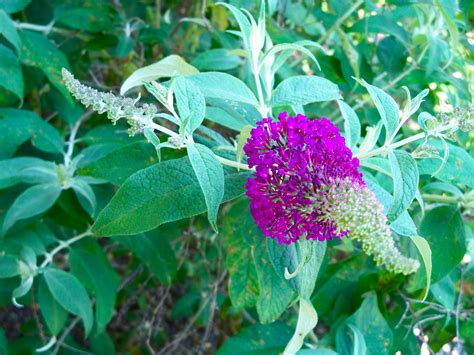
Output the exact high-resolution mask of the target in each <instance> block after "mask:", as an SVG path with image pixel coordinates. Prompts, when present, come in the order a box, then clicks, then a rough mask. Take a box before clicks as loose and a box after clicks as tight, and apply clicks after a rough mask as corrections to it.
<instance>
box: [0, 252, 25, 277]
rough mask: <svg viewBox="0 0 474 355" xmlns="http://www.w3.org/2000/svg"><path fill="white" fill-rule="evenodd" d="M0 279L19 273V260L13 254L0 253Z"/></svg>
mask: <svg viewBox="0 0 474 355" xmlns="http://www.w3.org/2000/svg"><path fill="white" fill-rule="evenodd" d="M0 270H1V271H0V279H4V278H9V277H14V276H17V275H19V274H20V272H21V270H20V262H19V260H18V259H17V258H16V257H15V256H14V255H8V254H7V255H0Z"/></svg>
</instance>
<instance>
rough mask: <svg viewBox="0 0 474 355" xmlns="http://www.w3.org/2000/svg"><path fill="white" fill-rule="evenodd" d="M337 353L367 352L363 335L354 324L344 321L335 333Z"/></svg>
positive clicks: (362, 353)
mask: <svg viewBox="0 0 474 355" xmlns="http://www.w3.org/2000/svg"><path fill="white" fill-rule="evenodd" d="M336 348H337V353H338V354H341V355H352V354H357V355H365V354H367V345H366V344H365V339H364V335H363V334H362V332H361V331H360V329H359V328H357V327H356V326H355V325H354V324H348V323H347V322H344V323H343V324H342V325H341V326H340V327H339V328H338V330H337V333H336Z"/></svg>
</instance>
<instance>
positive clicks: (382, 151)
mask: <svg viewBox="0 0 474 355" xmlns="http://www.w3.org/2000/svg"><path fill="white" fill-rule="evenodd" d="M453 128H456V125H455V124H450V125H447V126H443V127H441V128H440V129H438V130H437V131H436V133H441V132H445V131H448V130H450V129H453ZM426 137H428V133H425V132H422V133H418V134H415V135H414V136H411V137H408V138H405V139H402V140H401V141H398V142H395V143H392V144H388V145H384V146H382V147H380V148H377V149H374V150H372V151H370V152H367V153H365V154H361V155H357V154H356V156H357V157H358V158H359V159H361V160H362V159H367V158H370V157H373V156H376V155H381V154H385V153H387V151H388V150H389V149H396V148H399V147H401V146H403V145H406V144H409V143H412V142H415V141H417V140H420V139H423V138H426Z"/></svg>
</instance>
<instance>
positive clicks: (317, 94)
mask: <svg viewBox="0 0 474 355" xmlns="http://www.w3.org/2000/svg"><path fill="white" fill-rule="evenodd" d="M339 99H342V97H341V95H340V94H339V88H338V87H337V85H336V84H334V83H332V82H330V81H329V80H327V79H325V78H321V77H318V76H294V77H291V78H288V79H285V80H283V81H282V82H281V83H280V84H279V85H278V86H277V87H276V89H275V91H274V92H273V94H272V102H271V104H272V106H284V105H307V104H309V103H312V102H321V101H330V100H339Z"/></svg>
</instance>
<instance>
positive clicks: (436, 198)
mask: <svg viewBox="0 0 474 355" xmlns="http://www.w3.org/2000/svg"><path fill="white" fill-rule="evenodd" d="M422 197H423V200H425V201H427V202H440V203H455V204H457V203H460V202H463V198H462V197H454V196H444V195H435V194H423V195H422Z"/></svg>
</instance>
